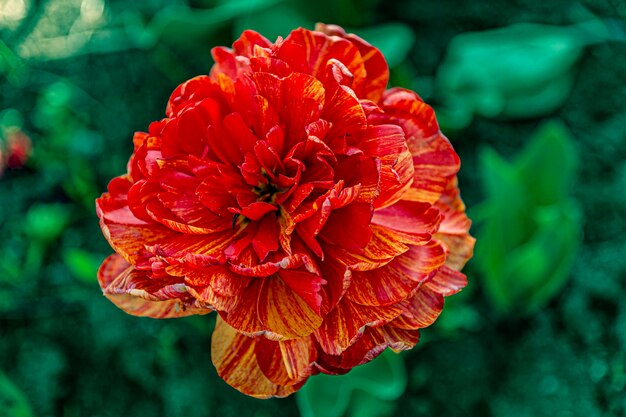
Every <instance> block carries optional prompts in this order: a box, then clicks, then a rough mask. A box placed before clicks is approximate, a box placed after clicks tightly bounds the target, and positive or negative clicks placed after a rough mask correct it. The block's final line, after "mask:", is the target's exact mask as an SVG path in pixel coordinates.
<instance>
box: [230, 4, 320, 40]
mask: <svg viewBox="0 0 626 417" xmlns="http://www.w3.org/2000/svg"><path fill="white" fill-rule="evenodd" d="M299 26H301V27H306V28H309V29H312V28H313V26H314V22H313V21H311V20H310V19H309V18H307V16H306V14H305V13H303V11H302V10H301V9H300V8H299V7H298V3H297V2H285V3H284V4H278V5H274V6H273V7H267V8H264V9H263V10H258V11H256V12H255V13H254V15H252V14H250V13H247V14H243V15H241V16H240V17H239V18H238V19H237V20H236V21H235V25H234V27H233V36H234V37H239V36H240V35H241V33H242V32H243V31H244V30H246V29H252V30H255V31H257V32H259V33H260V34H261V35H263V36H265V37H266V38H267V39H269V40H270V41H272V42H273V41H274V40H276V38H277V37H278V36H282V37H286V36H287V35H289V32H291V31H292V30H294V29H296V28H297V27H299Z"/></svg>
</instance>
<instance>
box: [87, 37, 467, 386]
mask: <svg viewBox="0 0 626 417" xmlns="http://www.w3.org/2000/svg"><path fill="white" fill-rule="evenodd" d="M212 54H213V58H214V59H215V65H214V66H213V68H212V69H211V72H210V75H208V76H199V77H196V78H193V79H191V80H189V81H187V82H185V83H183V84H182V85H180V86H179V87H178V88H176V90H175V91H174V93H173V94H172V95H171V97H170V100H169V102H168V104H167V109H166V118H164V119H162V120H160V121H157V122H154V123H152V124H151V125H150V127H149V129H148V132H147V133H136V134H135V137H134V139H133V141H134V145H135V149H134V152H133V155H132V156H131V158H130V161H129V163H128V172H127V173H126V174H124V175H122V176H120V177H117V178H114V179H113V180H112V181H111V182H110V184H109V187H108V192H107V193H105V194H103V195H102V197H100V198H99V199H98V200H97V202H96V205H97V212H98V216H99V217H100V223H101V227H102V231H103V233H104V235H105V236H106V238H107V240H108V241H109V243H110V244H111V246H112V247H113V249H114V250H115V252H116V253H114V254H113V255H111V256H109V257H108V258H107V259H106V260H105V261H104V263H103V264H102V266H101V268H100V271H99V281H100V285H101V286H102V289H103V291H104V294H105V295H106V296H107V297H108V298H109V299H110V300H111V301H112V302H113V303H115V304H116V305H117V306H118V307H120V308H121V309H123V310H124V311H126V312H128V313H130V314H134V315H137V316H149V317H155V318H169V317H181V316H186V315H191V314H206V313H209V312H212V311H216V312H217V313H218V317H217V323H216V327H215V331H214V333H213V338H212V347H211V355H212V359H213V363H214V365H215V367H216V368H217V371H218V373H219V374H220V376H221V377H222V378H223V379H224V380H225V381H226V382H227V383H229V384H230V385H232V386H233V387H235V388H236V389H238V390H240V391H241V392H243V393H245V394H248V395H252V396H255V397H272V396H278V397H282V396H286V395H289V394H291V393H293V392H294V391H296V390H298V389H299V388H300V387H301V386H302V385H303V384H304V383H305V381H306V380H307V378H308V377H309V376H311V375H314V374H316V373H319V372H323V373H327V374H340V373H345V372H347V371H349V370H350V369H352V368H353V367H355V366H357V365H359V364H363V363H366V362H368V361H370V360H372V359H373V358H375V357H376V356H377V355H378V354H380V353H381V352H382V351H383V350H385V349H386V348H387V347H390V348H391V349H394V350H396V351H399V350H405V349H410V348H412V347H413V346H414V345H415V344H416V343H417V341H418V339H419V333H418V329H420V328H423V327H426V326H429V325H430V324H431V323H433V321H434V320H435V319H436V318H437V316H438V314H439V313H440V311H441V309H442V307H443V297H444V296H448V295H451V294H454V293H456V292H458V291H459V290H460V289H461V288H462V287H464V286H465V284H466V278H465V276H464V275H463V274H462V273H460V272H459V270H460V269H461V268H462V266H463V265H464V263H465V262H466V261H467V260H468V259H469V258H470V257H471V254H472V250H473V245H474V240H473V238H471V237H470V236H469V234H468V230H469V227H470V221H469V219H468V218H467V217H466V215H465V207H464V205H463V203H462V201H461V199H460V198H459V191H458V189H457V182H456V173H457V171H458V169H459V158H458V156H457V155H456V153H455V152H454V150H453V149H452V146H451V145H450V143H449V142H448V140H447V139H446V138H445V137H444V136H443V135H442V134H441V132H440V131H439V127H438V125H437V121H436V119H435V115H434V113H433V110H432V109H431V108H430V107H429V106H428V105H426V104H425V103H424V102H423V101H422V100H421V99H420V98H419V96H418V95H417V94H415V93H413V92H412V91H408V90H405V89H400V88H392V89H389V90H387V89H386V85H387V81H388V69H387V65H386V63H385V60H384V58H383V56H382V54H381V53H380V51H378V50H377V49H376V48H374V47H373V46H371V45H369V44H368V43H367V42H365V41H364V40H362V39H360V38H359V37H357V36H355V35H351V34H346V33H345V32H344V31H343V30H342V29H341V28H339V27H337V26H331V25H318V26H317V28H316V30H315V31H310V30H306V29H297V30H294V31H293V32H291V34H290V35H289V36H288V37H287V38H285V39H281V38H279V39H278V40H277V41H276V42H275V43H271V42H269V41H268V40H267V39H265V38H264V37H262V36H261V35H259V34H258V33H256V32H253V31H246V32H244V33H243V34H242V36H241V37H240V38H239V39H238V40H237V41H236V42H235V43H234V45H233V48H232V49H227V48H221V47H218V48H214V49H213V51H212Z"/></svg>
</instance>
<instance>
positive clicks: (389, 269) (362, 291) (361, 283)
mask: <svg viewBox="0 0 626 417" xmlns="http://www.w3.org/2000/svg"><path fill="white" fill-rule="evenodd" d="M444 261H445V251H444V248H443V246H442V245H441V244H439V243H438V242H436V241H431V242H429V243H428V244H426V245H422V246H412V247H411V248H410V249H409V250H408V251H407V252H405V253H404V254H402V255H400V256H398V257H397V258H395V259H394V260H393V261H391V262H390V263H388V264H387V265H385V266H383V267H382V268H378V269H374V270H371V271H363V272H361V271H354V272H353V273H352V283H351V285H350V288H348V291H347V292H346V297H348V298H349V299H350V300H352V301H354V302H356V303H359V304H363V305H368V306H373V307H378V306H387V305H391V304H396V303H399V302H401V301H403V300H405V299H406V298H407V297H409V295H410V294H411V292H412V291H413V290H414V289H415V288H417V286H418V285H419V284H420V283H422V282H425V281H427V280H428V279H429V278H430V276H431V273H432V272H433V271H435V270H437V268H439V267H440V266H441V265H443V263H444Z"/></svg>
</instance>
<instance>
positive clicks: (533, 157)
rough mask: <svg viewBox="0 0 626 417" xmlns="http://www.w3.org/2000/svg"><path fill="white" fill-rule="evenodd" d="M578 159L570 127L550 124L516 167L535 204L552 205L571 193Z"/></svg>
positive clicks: (543, 129) (547, 123)
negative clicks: (569, 130)
mask: <svg viewBox="0 0 626 417" xmlns="http://www.w3.org/2000/svg"><path fill="white" fill-rule="evenodd" d="M576 159H577V158H576V150H575V149H574V145H573V140H572V138H571V137H570V135H569V132H568V131H567V128H566V127H565V126H564V125H563V123H561V122H558V121H549V122H546V123H544V124H543V125H541V126H540V127H539V129H538V130H537V132H536V133H535V134H534V135H533V137H532V138H531V140H530V143H529V144H528V145H527V147H526V148H525V149H524V151H523V152H522V153H521V154H520V156H519V157H518V159H517V161H516V164H515V165H516V169H517V174H518V177H519V178H520V179H521V180H522V181H523V182H524V183H525V184H526V187H527V189H528V191H529V192H530V193H531V194H532V196H533V199H534V200H535V203H536V204H538V205H550V204H554V203H556V202H559V201H562V200H563V199H564V198H566V197H567V195H568V194H569V191H570V188H571V186H572V183H573V181H574V175H575V172H576V165H577V161H576Z"/></svg>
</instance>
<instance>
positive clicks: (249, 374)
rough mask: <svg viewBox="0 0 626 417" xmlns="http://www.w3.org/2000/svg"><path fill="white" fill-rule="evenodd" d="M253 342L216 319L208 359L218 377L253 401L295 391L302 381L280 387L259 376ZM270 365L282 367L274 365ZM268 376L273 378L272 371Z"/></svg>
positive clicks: (252, 338) (254, 341)
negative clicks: (254, 398) (253, 398)
mask: <svg viewBox="0 0 626 417" xmlns="http://www.w3.org/2000/svg"><path fill="white" fill-rule="evenodd" d="M257 340H259V339H257V338H254V337H248V336H245V335H243V334H241V333H238V332H237V331H236V330H235V329H233V328H232V327H230V326H229V325H227V324H226V323H224V322H223V321H222V320H221V319H220V318H219V317H218V318H217V322H216V324H215V330H214V331H213V337H212V340H211V359H212V361H213V365H214V366H215V368H216V369H217V373H218V374H219V376H221V377H222V378H223V379H224V381H226V382H227V383H228V384H229V385H230V386H232V387H234V388H236V389H237V390H239V391H241V392H242V393H244V394H247V395H250V396H253V397H257V398H269V397H286V396H287V395H289V394H292V393H293V392H295V391H297V390H298V389H299V388H300V387H301V386H302V384H303V383H304V379H302V380H301V381H299V382H297V383H295V384H292V385H285V386H283V385H278V384H276V383H274V382H272V381H271V380H270V379H269V378H268V377H267V376H266V375H265V374H264V373H263V370H262V369H261V366H259V362H258V360H257ZM274 343H277V342H274ZM264 360H265V359H264ZM295 362H298V360H296V361H295ZM274 365H275V366H281V365H282V364H281V363H280V362H277V363H275V364H274ZM264 366H265V364H264ZM292 369H293V368H292ZM285 372H286V370H285ZM268 373H270V374H271V375H272V376H274V374H273V373H272V372H268ZM303 375H306V374H303ZM303 378H306V377H304V376H303Z"/></svg>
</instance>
